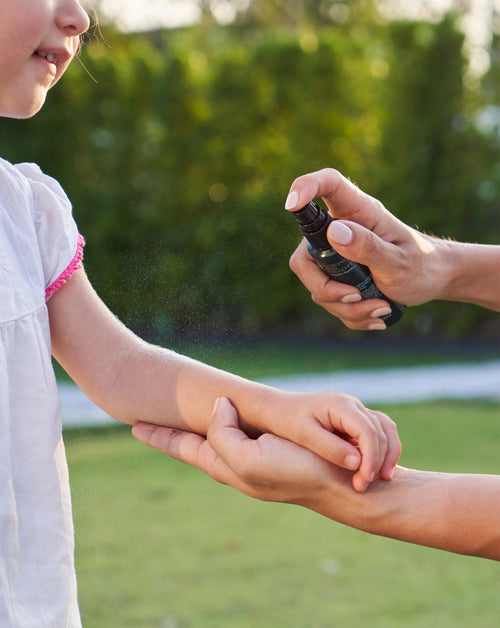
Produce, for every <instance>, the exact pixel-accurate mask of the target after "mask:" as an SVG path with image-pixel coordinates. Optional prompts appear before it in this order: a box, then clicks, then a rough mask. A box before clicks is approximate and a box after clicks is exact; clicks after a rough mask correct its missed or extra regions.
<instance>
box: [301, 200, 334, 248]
mask: <svg viewBox="0 0 500 628" xmlns="http://www.w3.org/2000/svg"><path fill="white" fill-rule="evenodd" d="M292 213H293V215H294V216H295V219H296V220H297V222H298V224H299V228H300V230H301V231H302V233H303V234H304V235H305V237H306V238H307V240H308V241H309V242H310V244H311V246H313V247H314V248H315V249H317V250H318V251H326V250H327V249H330V248H331V244H330V243H329V242H328V238H327V237H326V231H327V229H328V225H329V224H330V223H331V222H332V221H333V218H332V217H331V216H330V214H329V213H328V212H327V211H326V210H325V209H323V208H322V207H319V205H316V203H313V202H312V201H311V202H310V203H308V204H307V205H306V206H305V207H303V208H302V209H299V210H297V211H296V212H292Z"/></svg>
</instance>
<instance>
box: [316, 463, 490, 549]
mask: <svg viewBox="0 0 500 628" xmlns="http://www.w3.org/2000/svg"><path fill="white" fill-rule="evenodd" d="M313 509H314V510H317V511H318V512H320V513H321V514H323V515H325V516H328V517H330V518H332V519H335V520H337V521H340V522H341V523H345V524H347V525H350V526H352V527H356V528H358V529H360V530H364V531H366V532H370V533H372V534H377V535H380V536H386V537H390V538H394V539H398V540H401V541H406V542H409V543H415V544H418V545H424V546H428V547H433V548H436V549H442V550H447V551H450V552H455V553H459V554H466V555H471V556H478V557H483V558H490V559H493V560H500V477H499V476H487V475H461V474H447V473H434V472H424V471H416V470H413V469H404V468H398V469H397V471H396V473H395V475H394V479H393V480H392V481H391V482H382V481H379V482H375V483H374V484H373V485H372V486H371V487H370V489H369V490H368V491H367V492H366V493H365V494H363V495H361V496H359V495H355V494H353V492H352V491H350V490H349V485H348V484H347V482H346V483H345V486H344V489H343V490H342V492H341V493H340V492H339V490H338V485H337V486H335V487H333V490H332V492H331V494H330V496H329V497H325V496H323V497H321V498H320V500H319V501H318V502H317V503H316V504H314V505H313Z"/></svg>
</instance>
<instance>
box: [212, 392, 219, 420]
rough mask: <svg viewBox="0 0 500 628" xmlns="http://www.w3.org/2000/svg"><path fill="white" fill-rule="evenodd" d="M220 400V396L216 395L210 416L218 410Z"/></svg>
mask: <svg viewBox="0 0 500 628" xmlns="http://www.w3.org/2000/svg"><path fill="white" fill-rule="evenodd" d="M220 402H221V397H217V399H216V400H215V403H214V407H213V410H212V416H215V415H216V414H217V411H218V410H219V406H220Z"/></svg>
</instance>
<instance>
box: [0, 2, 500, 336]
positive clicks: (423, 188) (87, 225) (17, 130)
mask: <svg viewBox="0 0 500 628" xmlns="http://www.w3.org/2000/svg"><path fill="white" fill-rule="evenodd" d="M264 4H266V3H262V4H259V3H255V5H254V9H255V10H257V9H258V8H259V7H261V8H262V7H263V6H264ZM311 4H314V3H311ZM327 4H329V3H326V4H325V5H324V6H325V7H326V6H327ZM330 4H331V3H330ZM334 4H335V3H334ZM336 4H339V5H340V4H343V3H336ZM365 4H366V3H364V2H359V3H356V7H357V9H358V10H362V9H363V7H364V5H365ZM273 6H274V5H273ZM367 6H368V5H367ZM262 10H263V9H262ZM312 22H313V19H312V17H311V20H310V21H309V23H312ZM307 24H308V21H307V20H306V21H304V22H303V25H302V26H298V27H297V28H296V29H294V30H291V29H286V28H281V27H270V28H267V29H251V28H248V24H247V25H245V26H238V25H236V26H234V27H227V28H216V27H210V28H208V27H206V26H204V25H202V26H200V27H197V28H192V29H185V30H181V31H173V32H166V33H158V34H154V35H123V34H120V33H117V32H114V31H111V30H109V31H106V35H105V39H98V40H96V41H94V42H93V43H89V44H88V45H87V46H86V48H85V49H84V52H83V55H82V58H81V63H78V62H76V63H74V64H73V67H72V68H71V69H70V71H69V72H68V75H67V76H66V77H65V79H64V80H63V81H62V83H61V85H60V86H58V87H57V88H55V89H54V90H53V92H52V93H51V94H50V95H49V103H48V105H47V106H46V107H45V109H44V110H43V111H42V112H41V113H40V114H39V115H38V116H37V117H36V118H34V119H33V120H30V121H27V122H26V121H24V122H19V121H8V120H2V121H1V123H0V128H1V133H2V146H3V154H4V156H6V157H7V158H9V159H11V160H13V161H20V160H22V161H26V160H32V161H37V162H38V163H40V165H41V166H42V168H43V169H44V170H45V171H46V172H48V173H50V174H53V175H54V176H55V177H56V178H58V179H59V180H60V181H61V183H62V184H63V186H64V187H65V189H66V190H67V192H68V194H69V196H70V198H71V199H72V201H73V204H74V207H75V215H76V218H77V221H78V223H79V226H80V230H81V231H82V233H83V234H84V235H85V236H86V239H87V241H88V245H87V251H86V268H87V272H88V273H89V275H90V277H91V280H92V282H93V283H94V285H95V287H96V289H97V290H98V292H99V293H100V294H101V296H102V297H103V298H104V300H105V301H106V302H107V303H108V304H109V305H110V307H111V309H113V311H115V312H116V313H117V315H118V316H120V318H122V319H123V320H124V321H125V322H126V323H127V324H129V325H131V326H133V327H136V328H140V329H141V331H142V332H150V333H151V334H155V335H158V334H168V333H174V332H175V333H177V332H182V333H185V332H190V333H195V334H205V335H207V334H208V335H215V334H217V335H223V334H225V333H240V334H241V333H245V334H247V333H257V332H262V331H263V330H269V331H273V330H274V331H276V330H281V331H289V332H293V333H297V332H299V333H322V332H325V331H329V332H330V333H331V332H332V331H333V333H343V331H342V327H341V326H340V324H339V323H336V322H335V321H334V320H333V319H332V318H331V317H330V316H328V315H327V314H326V313H323V312H322V311H321V310H320V309H319V308H317V307H315V306H313V305H312V304H311V303H310V299H309V297H308V294H307V292H306V291H305V289H304V288H303V287H302V285H301V284H300V283H299V282H298V280H297V279H296V278H295V277H294V276H292V274H291V272H290V271H289V269H288V258H289V256H290V254H291V252H292V251H293V249H294V248H295V245H296V243H297V242H298V240H299V237H298V232H297V228H296V225H295V224H294V221H293V219H291V217H290V216H289V215H288V214H287V213H286V212H285V211H284V210H283V205H284V199H285V197H286V194H287V191H288V188H289V186H290V184H291V182H292V181H293V179H294V178H295V177H296V176H298V175H300V174H303V173H305V172H309V171H311V170H314V169H318V168H322V167H324V166H333V167H336V168H338V169H339V170H341V171H343V172H344V173H345V174H346V175H347V176H349V177H350V178H352V179H353V180H355V181H356V182H358V183H359V184H360V186H361V187H363V188H364V189H366V190H367V191H369V192H370V193H372V194H375V195H377V196H378V197H379V198H380V199H381V200H382V201H383V202H384V203H385V204H386V205H387V206H388V207H389V208H390V209H392V210H393V211H394V212H395V213H396V214H398V215H399V216H400V217H401V218H402V220H405V221H407V222H410V223H411V224H418V225H419V226H420V228H422V229H425V230H429V231H433V232H435V233H436V234H439V235H443V236H446V237H457V238H472V239H474V240H481V241H487V242H498V238H499V236H500V227H499V221H498V214H497V211H498V209H497V202H496V198H497V196H496V195H495V194H492V193H491V190H492V188H493V189H495V186H496V185H497V183H496V182H495V181H494V180H490V179H492V176H490V172H491V171H492V170H493V166H492V163H493V161H492V141H491V136H490V135H485V134H484V133H480V132H479V131H477V129H476V126H475V125H474V115H475V112H476V110H477V107H478V104H477V103H475V102H474V101H473V99H472V98H471V93H470V92H467V91H466V90H464V88H463V81H462V76H463V73H464V69H465V60H464V58H463V55H462V37H461V35H460V34H459V33H458V32H457V31H456V30H455V28H454V26H453V23H452V21H451V20H449V19H446V20H444V21H443V22H442V23H440V24H423V23H404V24H400V23H389V24H379V23H376V22H373V23H371V24H370V27H369V28H367V26H366V23H365V22H363V21H359V22H358V21H356V20H354V19H353V20H352V21H349V22H347V23H346V24H342V25H338V24H335V23H332V22H330V23H328V24H327V26H325V27H323V28H317V29H315V30H313V29H312V28H311V27H310V26H307ZM107 42H110V43H109V44H108V43H107ZM495 176H496V178H497V179H498V176H499V175H498V172H497V173H496V175H495ZM495 217H496V218H495ZM422 311H423V312H424V316H427V318H425V319H424V323H422V314H417V315H415V314H413V313H411V312H409V313H408V314H407V315H405V317H404V319H403V321H402V322H401V323H400V324H398V326H397V329H396V328H395V329H394V331H391V333H393V334H396V335H397V334H408V333H413V332H415V333H423V332H424V331H428V330H429V329H431V331H439V332H442V331H446V332H447V333H455V334H456V333H471V331H472V330H473V329H475V330H478V329H479V328H480V326H481V325H484V324H486V322H487V320H488V315H487V314H485V313H482V312H481V311H480V310H479V308H472V307H468V306H462V307H460V308H457V307H455V306H451V305H449V304H448V305H442V304H441V305H435V304H434V305H432V306H429V307H428V308H427V309H423V308H421V309H420V312H422Z"/></svg>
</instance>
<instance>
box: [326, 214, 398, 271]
mask: <svg viewBox="0 0 500 628" xmlns="http://www.w3.org/2000/svg"><path fill="white" fill-rule="evenodd" d="M327 237H328V241H329V242H330V244H331V245H332V247H333V248H334V249H335V250H336V251H337V252H338V253H340V255H342V256H343V257H346V258H347V259H349V260H352V261H353V262H358V263H360V264H364V265H365V266H368V267H369V268H370V269H371V270H372V272H373V271H376V270H379V271H383V270H385V269H387V268H389V267H390V266H391V264H393V262H394V260H393V251H391V246H390V245H389V243H388V242H384V240H382V239H381V238H380V237H379V236H377V235H376V234H375V233H373V231H370V230H369V229H366V228H365V227H362V226H361V225H359V224H358V223H355V222H349V221H341V220H334V221H333V222H332V223H331V224H330V226H329V227H328V232H327Z"/></svg>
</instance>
